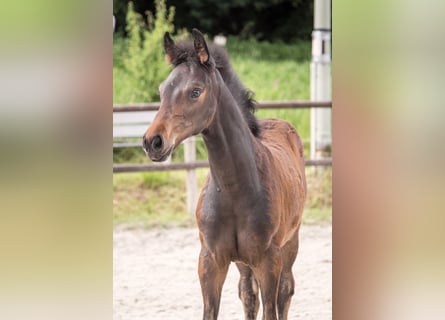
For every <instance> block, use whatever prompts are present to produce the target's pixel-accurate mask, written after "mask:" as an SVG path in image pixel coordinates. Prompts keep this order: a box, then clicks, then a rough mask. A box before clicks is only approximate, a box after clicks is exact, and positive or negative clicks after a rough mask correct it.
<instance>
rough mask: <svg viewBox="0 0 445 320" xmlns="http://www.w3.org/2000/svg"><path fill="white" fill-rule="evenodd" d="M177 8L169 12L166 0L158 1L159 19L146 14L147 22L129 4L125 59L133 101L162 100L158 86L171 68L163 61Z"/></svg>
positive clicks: (124, 64) (171, 8) (157, 13)
mask: <svg viewBox="0 0 445 320" xmlns="http://www.w3.org/2000/svg"><path fill="white" fill-rule="evenodd" d="M174 16H175V8H174V7H169V8H168V9H167V7H166V4H165V0H156V18H154V16H153V14H152V13H151V12H147V21H144V19H143V17H142V15H140V14H139V13H137V12H135V10H134V5H133V3H132V2H129V3H128V11H127V18H126V21H127V26H126V31H127V33H128V39H127V41H126V47H127V51H126V53H125V55H124V57H123V66H124V70H125V72H126V73H127V74H126V81H128V82H129V86H130V87H131V91H132V92H131V98H130V99H131V101H129V102H147V101H159V92H158V85H159V84H160V83H161V82H162V81H163V80H164V79H165V78H166V77H167V75H168V72H169V67H168V65H167V64H166V63H165V61H164V49H163V37H164V33H165V32H167V31H168V32H173V31H174V24H173V19H174Z"/></svg>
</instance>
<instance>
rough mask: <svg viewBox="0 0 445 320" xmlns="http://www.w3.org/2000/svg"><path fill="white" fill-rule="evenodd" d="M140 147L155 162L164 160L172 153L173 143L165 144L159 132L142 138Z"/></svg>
mask: <svg viewBox="0 0 445 320" xmlns="http://www.w3.org/2000/svg"><path fill="white" fill-rule="evenodd" d="M142 147H143V149H144V151H145V153H146V154H147V156H148V157H149V158H150V159H151V160H152V161H155V162H160V161H164V160H166V159H167V158H168V156H169V155H170V154H171V153H172V151H173V150H174V148H175V145H174V144H172V145H166V143H165V141H164V138H163V137H162V135H160V134H156V135H154V136H153V137H149V138H147V137H146V136H145V135H144V137H143V138H142Z"/></svg>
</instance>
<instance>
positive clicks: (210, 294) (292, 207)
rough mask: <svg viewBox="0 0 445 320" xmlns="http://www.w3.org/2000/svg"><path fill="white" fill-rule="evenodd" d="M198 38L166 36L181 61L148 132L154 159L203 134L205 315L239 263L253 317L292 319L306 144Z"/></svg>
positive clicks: (171, 58) (200, 216) (170, 52)
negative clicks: (266, 115)
mask: <svg viewBox="0 0 445 320" xmlns="http://www.w3.org/2000/svg"><path fill="white" fill-rule="evenodd" d="M192 33H193V39H194V42H193V45H191V44H187V43H178V44H175V43H174V42H173V40H172V39H171V38H170V36H169V34H168V33H167V34H166V35H165V37H164V47H165V52H166V59H167V61H168V62H169V63H171V64H172V65H173V66H174V68H173V70H172V72H171V73H170V75H169V77H168V78H167V79H166V80H165V81H164V82H163V83H162V84H161V86H160V94H161V107H160V109H159V112H158V114H157V115H156V117H155V119H154V121H153V123H152V124H151V126H150V127H149V128H148V130H147V132H146V133H145V135H144V137H143V146H144V149H145V150H146V152H147V154H148V156H149V157H150V158H151V159H152V160H153V161H163V160H165V159H166V158H167V157H168V156H169V155H170V154H171V152H172V151H173V150H174V149H175V148H176V147H177V146H178V145H179V144H180V143H181V142H182V141H183V140H184V139H186V138H188V137H190V136H192V135H197V134H200V133H201V134H202V136H203V138H204V142H205V144H206V147H207V149H208V156H209V162H210V175H209V177H208V179H207V182H206V184H205V186H204V188H203V190H202V192H201V195H200V198H199V201H198V205H197V209H196V219H197V223H198V228H199V237H200V240H201V253H200V256H199V267H198V272H199V278H200V282H201V288H202V295H203V302H204V314H203V319H216V318H217V316H218V309H219V304H220V298H221V290H222V286H223V283H224V280H225V278H226V274H227V271H228V268H229V265H230V263H231V262H232V261H233V262H235V263H236V266H237V267H238V269H239V272H240V275H241V278H240V281H239V296H240V298H241V300H242V302H243V306H244V312H245V318H246V319H256V316H257V313H258V309H259V296H258V295H259V293H260V294H261V298H262V302H263V319H264V320H273V319H277V318H278V319H287V314H288V310H289V305H290V300H291V297H292V295H293V293H294V278H293V275H292V265H293V263H294V261H295V258H296V256H297V252H298V230H299V227H300V223H301V216H302V212H303V207H304V202H305V198H306V178H305V173H304V159H303V146H302V143H301V140H300V138H299V136H298V134H297V132H296V131H295V129H294V128H293V127H292V126H291V125H290V124H289V123H287V122H285V121H282V120H277V119H268V120H262V121H257V120H256V118H255V117H254V116H253V113H252V111H253V107H254V103H253V101H252V99H251V94H250V92H249V91H248V90H247V89H245V88H244V86H243V85H242V84H241V82H240V81H239V79H238V77H237V76H236V74H235V73H234V71H233V69H232V68H231V66H230V63H229V61H228V58H227V56H226V55H225V52H224V51H222V49H218V48H210V50H209V47H208V46H207V43H206V41H205V39H204V37H203V36H202V34H201V33H200V32H199V31H197V30H196V29H194V30H193V32H192Z"/></svg>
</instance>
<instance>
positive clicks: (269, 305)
mask: <svg viewBox="0 0 445 320" xmlns="http://www.w3.org/2000/svg"><path fill="white" fill-rule="evenodd" d="M253 270H254V274H255V277H256V279H257V280H258V283H259V285H260V292H261V300H262V303H263V320H277V296H278V286H279V283H280V275H281V270H282V261H281V254H280V250H279V249H278V248H273V247H271V248H269V249H268V250H267V251H266V255H265V256H264V257H263V259H262V260H261V262H260V263H259V264H258V265H257V266H256V267H254V268H253Z"/></svg>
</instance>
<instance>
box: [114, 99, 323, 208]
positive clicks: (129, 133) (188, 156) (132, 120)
mask: <svg viewBox="0 0 445 320" xmlns="http://www.w3.org/2000/svg"><path fill="white" fill-rule="evenodd" d="M331 107H332V103H331V101H262V102H258V103H257V108H258V109H304V108H331ZM158 109H159V102H154V103H142V104H131V105H119V104H117V105H114V106H113V139H114V138H118V137H120V136H121V137H124V138H129V137H133V138H137V139H140V141H142V135H143V133H144V131H145V130H146V128H147V127H148V125H149V122H148V121H145V122H144V121H143V120H141V119H140V118H138V117H129V118H128V119H124V120H121V122H122V123H123V124H124V126H125V130H124V131H125V132H124V133H122V132H121V133H119V130H116V132H115V128H117V126H118V124H119V121H118V120H116V123H115V120H114V118H115V117H114V114H115V113H116V116H117V115H118V114H120V113H127V114H133V115H134V114H135V113H139V112H141V113H142V112H144V113H145V114H146V113H147V111H157V110H158ZM116 118H117V117H116ZM141 130H143V131H142V132H141ZM129 146H133V147H134V146H141V142H136V143H114V142H113V148H119V147H129ZM184 158H185V159H184V160H185V162H183V163H166V164H155V163H147V164H122V165H113V173H121V172H147V171H148V172H153V171H170V170H187V208H188V211H189V212H190V213H193V211H194V208H195V205H196V201H197V196H198V194H197V192H198V191H197V180H196V174H195V169H197V168H207V167H209V163H208V161H196V148H195V139H194V138H191V139H190V138H189V139H187V140H186V142H185V143H184ZM331 164H332V159H331V158H327V159H307V160H306V166H329V165H331Z"/></svg>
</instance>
